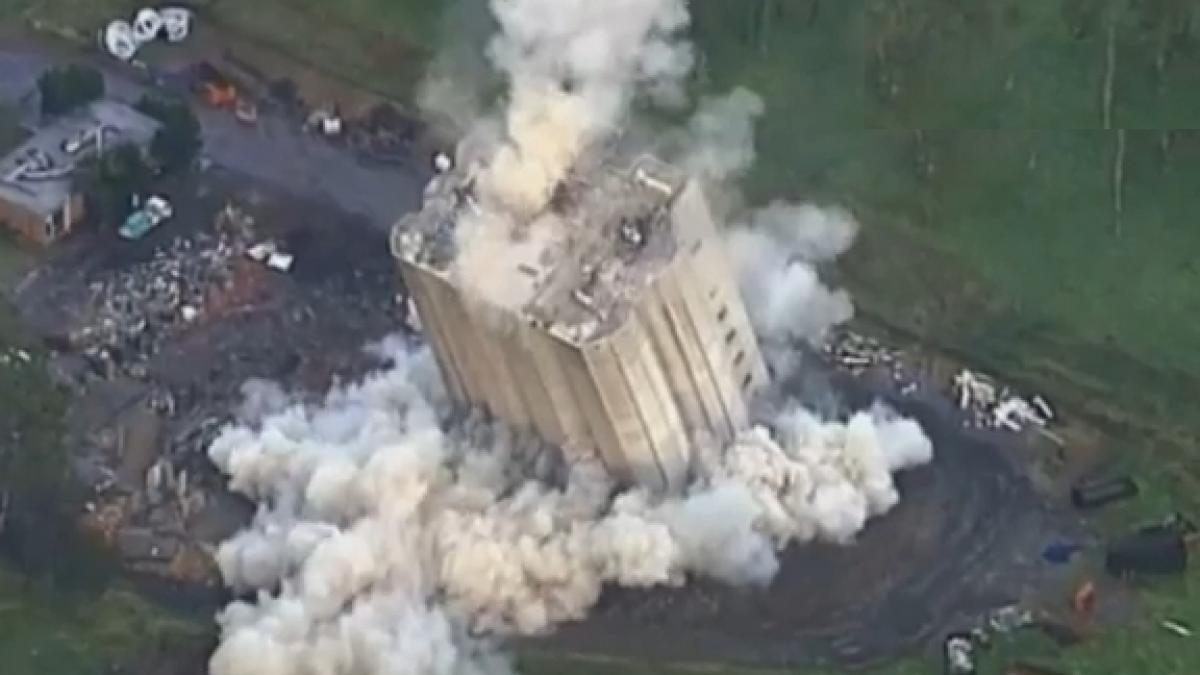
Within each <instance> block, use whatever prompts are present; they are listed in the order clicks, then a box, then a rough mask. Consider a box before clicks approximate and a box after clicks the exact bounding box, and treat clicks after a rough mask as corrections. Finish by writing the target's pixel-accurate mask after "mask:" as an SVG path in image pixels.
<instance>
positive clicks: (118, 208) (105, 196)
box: [83, 143, 153, 227]
mask: <svg viewBox="0 0 1200 675" xmlns="http://www.w3.org/2000/svg"><path fill="white" fill-rule="evenodd" d="M84 175H85V178H84V180H83V185H84V194H85V195H86V197H87V200H88V206H87V211H88V212H89V213H91V214H92V217H93V219H94V221H95V222H97V223H101V224H104V225H108V226H112V227H118V226H120V225H121V223H123V222H124V221H125V218H126V217H127V216H128V215H129V214H130V212H131V211H132V210H133V196H134V195H140V194H142V193H144V192H146V191H147V190H148V189H149V188H150V184H151V181H152V180H153V172H152V171H151V169H150V166H149V165H148V164H147V163H146V160H145V158H144V157H143V155H142V151H141V149H140V148H138V147H137V146H136V145H134V144H132V143H127V144H124V145H118V146H116V147H114V148H112V149H111V150H109V151H108V152H106V153H105V154H104V155H103V156H101V157H99V158H98V159H96V160H95V161H94V162H92V163H91V164H89V166H88V167H87V168H86V170H85V172H84Z"/></svg>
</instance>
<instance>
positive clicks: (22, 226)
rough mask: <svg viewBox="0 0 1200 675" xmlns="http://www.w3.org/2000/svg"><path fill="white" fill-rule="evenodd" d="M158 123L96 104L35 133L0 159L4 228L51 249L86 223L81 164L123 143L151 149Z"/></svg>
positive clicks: (107, 103) (123, 107)
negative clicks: (79, 182) (78, 173)
mask: <svg viewBox="0 0 1200 675" xmlns="http://www.w3.org/2000/svg"><path fill="white" fill-rule="evenodd" d="M158 127H159V123H158V122H157V121H156V120H154V119H152V118H150V117H147V116H146V115H143V114H142V113H140V112H138V111H137V110H134V109H133V108H131V107H130V106H128V105H125V104H123V103H116V102H113V101H97V102H95V103H92V104H90V105H88V106H86V107H84V108H82V109H81V110H78V111H76V112H73V113H69V114H67V115H63V116H62V117H59V118H57V119H55V120H54V121H53V122H51V123H50V124H48V125H46V126H44V127H42V128H40V129H37V130H36V131H35V132H34V133H33V135H31V136H30V137H29V138H28V139H26V140H25V142H23V143H22V144H20V145H19V146H17V148H16V149H14V150H12V151H11V152H9V153H8V154H7V155H5V156H4V157H3V158H0V226H2V227H5V228H8V229H9V230H11V231H13V232H15V233H16V234H18V235H19V236H21V238H23V239H25V240H26V241H29V242H32V243H35V244H39V245H43V246H44V245H48V244H51V243H53V242H55V241H57V240H59V239H61V238H62V237H64V236H66V235H67V234H68V233H70V232H71V230H73V229H74V228H75V226H76V225H77V224H79V222H80V221H81V220H82V219H83V216H84V205H83V194H82V192H81V191H80V190H79V189H78V188H77V186H76V175H75V174H76V168H77V166H78V165H79V163H80V162H82V161H83V160H85V159H88V158H89V157H94V156H95V155H97V154H98V153H101V152H103V150H104V148H105V147H112V146H114V145H119V144H123V143H136V144H138V145H141V146H146V145H149V143H150V141H151V139H153V138H154V134H155V132H156V131H158Z"/></svg>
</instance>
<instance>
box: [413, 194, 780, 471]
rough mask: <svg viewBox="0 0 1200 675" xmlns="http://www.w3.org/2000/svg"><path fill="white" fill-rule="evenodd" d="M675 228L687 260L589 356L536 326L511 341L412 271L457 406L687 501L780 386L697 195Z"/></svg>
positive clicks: (441, 285)
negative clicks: (688, 491) (686, 493)
mask: <svg viewBox="0 0 1200 675" xmlns="http://www.w3.org/2000/svg"><path fill="white" fill-rule="evenodd" d="M671 219H672V221H673V223H672V225H673V227H674V228H675V234H676V237H677V240H678V252H677V254H676V256H675V258H674V260H673V261H672V262H671V263H670V264H669V265H668V266H667V267H666V268H665V269H664V270H662V272H661V273H660V274H659V275H658V276H657V277H656V278H655V279H654V280H653V281H652V282H651V283H650V284H648V285H647V286H646V287H645V288H644V289H642V290H641V291H640V295H639V297H638V299H637V301H636V303H635V305H634V306H633V307H632V309H631V311H630V312H629V316H628V318H627V320H626V321H625V322H624V324H623V325H622V326H620V327H619V328H618V329H617V330H615V331H614V332H612V333H609V334H607V335H605V336H603V337H601V338H599V339H597V340H594V341H590V342H586V343H584V344H582V345H576V344H572V343H571V342H569V341H567V340H564V339H562V338H560V337H558V336H556V335H555V334H553V333H552V331H547V330H544V329H541V328H538V327H535V326H533V325H531V324H529V323H525V322H522V321H516V320H514V321H509V322H505V323H506V324H508V325H506V326H503V327H501V326H499V325H497V322H496V321H495V320H494V319H492V320H489V319H488V318H487V317H485V316H484V314H483V312H480V311H473V310H472V308H471V307H470V306H469V303H467V302H465V301H464V298H463V297H462V295H461V294H460V293H459V291H458V289H456V288H455V287H454V286H453V285H452V284H451V283H450V282H449V281H447V280H446V278H445V277H444V275H443V274H442V273H439V272H436V271H433V270H429V269H426V268H423V267H420V266H417V265H413V264H411V263H409V262H407V261H405V260H403V259H402V260H401V261H400V269H401V274H402V276H403V278H404V281H405V284H406V286H407V288H408V290H409V293H410V294H411V297H412V299H413V301H414V305H415V306H416V308H417V312H418V313H419V315H420V319H421V324H422V326H423V328H424V331H425V334H426V337H427V338H428V340H429V342H430V343H431V345H432V347H433V350H434V353H435V355H436V357H437V360H438V363H439V365H440V367H441V370H442V373H443V375H444V377H445V380H446V387H447V390H448V391H449V392H450V394H451V396H452V397H453V398H455V399H456V400H458V401H460V402H463V403H466V404H470V405H474V406H478V407H480V408H483V409H485V410H487V411H488V412H489V413H491V414H492V415H494V416H495V417H496V418H498V419H500V420H503V421H504V422H506V423H508V424H511V425H513V426H515V427H517V428H522V429H528V430H532V431H534V432H536V433H537V434H538V435H540V436H541V437H543V438H545V439H546V440H547V441H550V442H552V443H555V444H558V445H560V446H562V447H563V448H564V451H565V452H567V453H568V454H570V453H572V452H580V451H584V452H587V451H593V450H594V451H598V454H599V456H600V457H601V459H602V460H603V461H604V463H605V466H606V467H607V468H608V470H609V471H610V472H611V473H612V474H613V475H614V476H616V477H617V478H618V479H620V480H622V481H624V482H627V483H636V484H640V485H644V486H646V487H649V488H651V489H654V490H672V491H674V490H679V489H681V488H682V487H683V486H684V485H685V484H686V481H687V479H688V474H689V470H690V467H691V460H692V448H693V446H694V443H695V442H697V441H698V440H699V439H705V440H707V441H708V442H723V441H727V440H729V439H730V438H731V437H732V436H733V434H735V433H736V432H737V431H738V430H740V429H742V428H744V427H745V426H746V424H747V410H746V398H747V397H748V395H749V394H750V393H751V392H752V391H753V390H754V389H755V388H757V387H758V386H760V385H762V384H763V383H765V382H766V378H767V375H766V370H765V368H764V366H763V362H762V357H761V355H760V353H759V351H758V344H757V342H756V341H755V337H754V333H753V331H752V330H751V327H750V322H749V318H748V316H747V314H746V310H745V307H744V306H743V304H742V299H741V297H740V295H739V294H738V290H737V286H736V283H735V280H734V277H733V274H732V270H731V269H730V266H729V263H728V261H727V260H726V257H725V255H724V250H723V247H722V245H721V242H720V239H719V237H718V234H717V232H716V230H715V226H714V224H713V222H712V218H711V215H710V214H709V211H708V207H707V204H706V203H705V200H704V196H703V194H702V192H701V190H700V189H699V187H697V186H696V185H695V184H694V183H689V184H687V185H686V186H685V187H684V189H683V190H682V191H681V192H680V194H678V195H677V196H676V198H675V200H674V203H673V206H672V215H671ZM513 318H514V319H515V318H516V317H513Z"/></svg>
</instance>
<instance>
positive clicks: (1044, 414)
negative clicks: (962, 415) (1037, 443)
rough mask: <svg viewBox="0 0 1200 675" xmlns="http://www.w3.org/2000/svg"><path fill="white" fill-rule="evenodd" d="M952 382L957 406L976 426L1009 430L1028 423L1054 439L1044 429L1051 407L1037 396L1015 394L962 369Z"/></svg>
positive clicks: (1017, 430)
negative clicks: (1027, 397) (1029, 396)
mask: <svg viewBox="0 0 1200 675" xmlns="http://www.w3.org/2000/svg"><path fill="white" fill-rule="evenodd" d="M952 385H953V388H954V395H955V398H956V399H957V401H958V407H959V408H961V409H962V410H964V411H966V412H967V413H968V414H969V415H970V418H971V422H972V423H973V424H975V425H976V426H979V427H985V428H993V429H1008V430H1009V431H1013V432H1019V431H1021V430H1023V429H1025V428H1026V427H1030V426H1032V427H1035V428H1037V429H1038V430H1039V431H1041V432H1042V433H1043V434H1044V435H1046V436H1047V437H1049V438H1051V439H1052V440H1057V438H1056V437H1055V436H1054V435H1053V434H1051V433H1049V432H1048V431H1046V426H1047V425H1048V424H1049V423H1050V422H1052V421H1053V420H1054V419H1055V415H1054V410H1053V409H1052V408H1051V407H1050V404H1049V403H1048V402H1047V401H1046V399H1044V398H1042V397H1041V396H1033V397H1032V398H1029V399H1025V398H1022V397H1020V396H1016V395H1015V394H1013V393H1011V392H1010V391H1009V390H1008V389H1007V388H1002V387H998V386H997V385H996V384H995V382H993V381H992V380H991V379H990V378H988V377H987V376H986V375H981V374H979V373H976V372H974V371H971V370H967V369H965V368H964V369H963V370H961V371H959V373H958V374H957V375H955V376H954V380H953V382H952ZM1060 444H1061V442H1060Z"/></svg>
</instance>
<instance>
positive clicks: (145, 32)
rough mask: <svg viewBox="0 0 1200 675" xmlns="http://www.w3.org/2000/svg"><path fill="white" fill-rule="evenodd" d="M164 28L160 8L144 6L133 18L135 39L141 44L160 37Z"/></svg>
mask: <svg viewBox="0 0 1200 675" xmlns="http://www.w3.org/2000/svg"><path fill="white" fill-rule="evenodd" d="M162 28H163V20H162V16H160V15H159V13H158V10H156V9H151V8H150V7H144V8H142V9H139V10H138V13H137V15H135V16H134V18H133V39H135V40H137V41H138V43H139V44H146V43H147V42H150V41H151V40H153V39H154V38H156V37H158V33H159V31H161V30H162Z"/></svg>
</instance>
